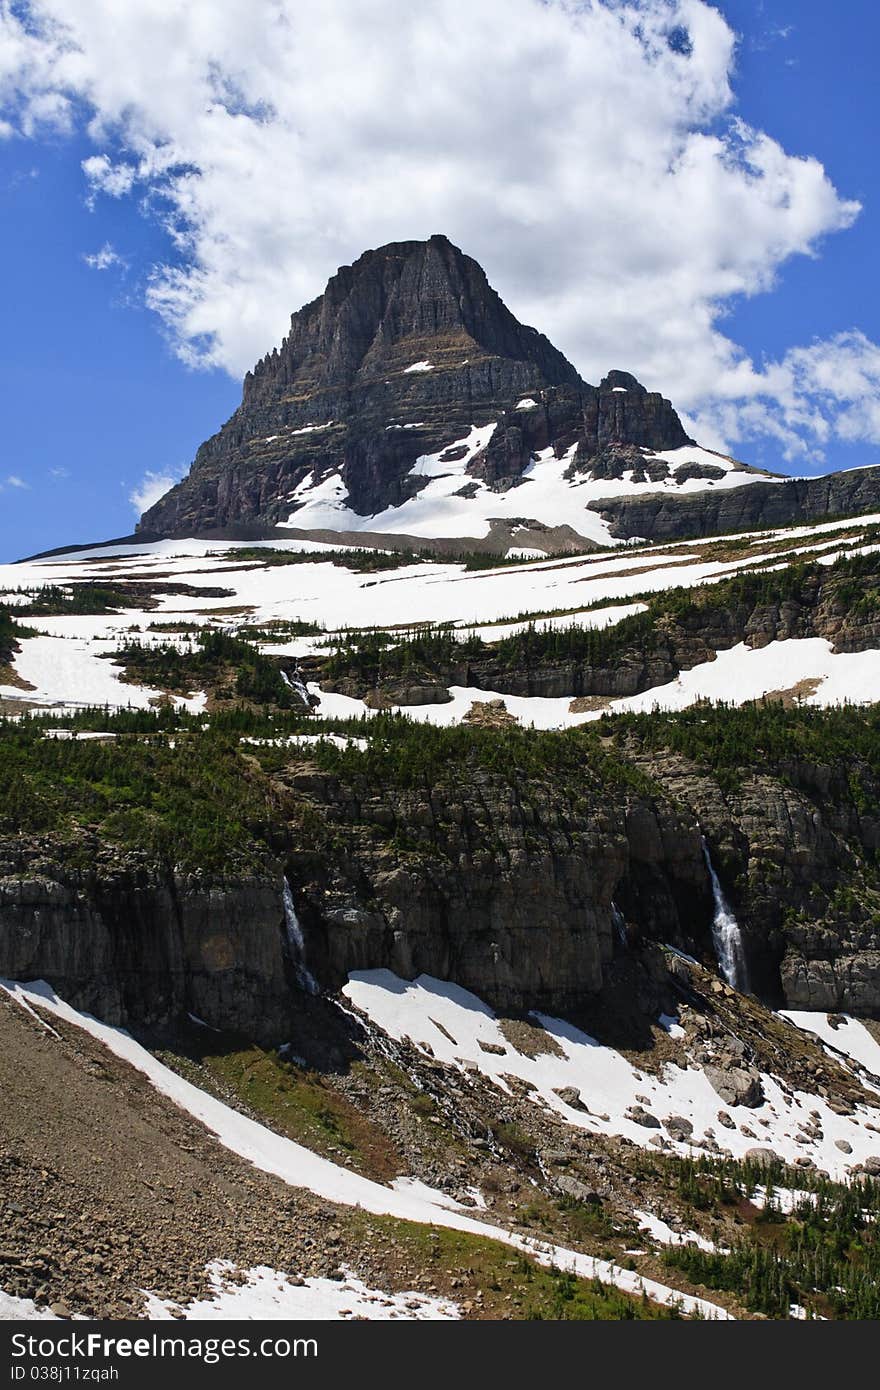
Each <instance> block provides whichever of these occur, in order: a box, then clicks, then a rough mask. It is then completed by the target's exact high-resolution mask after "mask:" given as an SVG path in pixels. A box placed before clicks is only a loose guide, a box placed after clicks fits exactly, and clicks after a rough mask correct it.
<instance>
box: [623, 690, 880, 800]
mask: <svg viewBox="0 0 880 1390" xmlns="http://www.w3.org/2000/svg"><path fill="white" fill-rule="evenodd" d="M599 727H600V728H601V729H603V730H604V731H605V732H607V733H613V735H614V737H615V740H616V742H617V744H618V747H620V749H621V751H623V750H624V749H625V748H626V746H627V744H628V743H638V744H639V745H641V746H642V747H645V748H668V749H670V750H672V751H673V752H675V753H682V754H684V755H685V756H687V757H689V758H693V759H694V760H695V761H697V762H700V763H703V764H704V765H705V766H706V767H708V768H709V769H710V770H711V772H712V774H713V776H715V777H719V778H721V779H722V780H724V781H725V783H726V784H727V785H735V783H736V780H737V777H738V774H740V773H741V772H742V771H743V770H744V769H747V768H750V767H763V768H765V769H767V770H775V771H777V772H779V771H783V772H786V771H788V770H789V769H790V768H791V767H793V766H795V765H797V764H799V763H809V764H812V765H814V766H815V765H819V766H829V765H832V766H833V765H835V764H840V765H842V766H844V767H846V768H847V769H848V775H849V777H850V779H854V780H851V782H850V789H851V791H853V793H854V795H855V794H856V793H858V795H860V796H861V797H862V799H864V797H865V793H864V789H863V788H862V786H861V779H860V775H859V770H858V769H859V765H862V766H863V767H865V768H868V769H870V771H871V772H873V773H874V774H875V775H880V705H869V706H852V705H844V706H836V707H832V708H829V709H811V708H808V707H806V708H805V707H801V708H793V709H785V708H784V707H783V705H781V704H780V703H779V702H778V701H774V700H770V701H756V702H752V703H749V704H744V705H739V706H735V707H732V706H728V705H709V704H699V705H694V706H693V707H692V708H691V709H687V710H682V711H679V712H678V713H676V714H674V715H654V714H618V715H613V716H609V715H603V717H602V719H601V720H600V721H599Z"/></svg>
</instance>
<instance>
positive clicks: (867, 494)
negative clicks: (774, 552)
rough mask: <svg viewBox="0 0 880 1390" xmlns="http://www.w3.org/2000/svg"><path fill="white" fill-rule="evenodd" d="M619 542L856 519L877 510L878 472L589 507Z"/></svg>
mask: <svg viewBox="0 0 880 1390" xmlns="http://www.w3.org/2000/svg"><path fill="white" fill-rule="evenodd" d="M590 506H591V508H592V509H593V510H594V511H597V512H600V513H601V514H602V516H603V517H605V519H606V520H607V521H609V522H610V523H611V534H612V535H613V536H617V537H619V538H621V539H630V538H631V537H635V536H647V537H648V538H649V539H651V540H654V541H664V540H681V539H682V538H684V537H694V536H697V537H698V536H717V535H727V534H729V533H731V532H736V531H753V530H765V529H767V530H769V529H771V528H773V527H777V526H791V525H792V524H798V523H803V522H810V521H821V520H822V518H823V517H835V516H858V515H863V514H865V513H868V512H876V511H877V510H878V509H880V466H874V467H871V468H856V469H851V470H850V471H848V472H846V473H829V474H827V475H826V476H825V477H821V478H788V479H786V480H785V481H784V482H752V483H749V484H747V485H745V486H742V487H736V488H727V489H724V490H723V491H719V492H708V491H706V492H697V493H685V494H683V495H682V494H679V495H677V496H676V495H672V496H670V495H669V493H660V492H653V493H648V494H646V495H645V496H641V497H610V498H607V499H606V500H603V501H599V502H593V503H591V504H590Z"/></svg>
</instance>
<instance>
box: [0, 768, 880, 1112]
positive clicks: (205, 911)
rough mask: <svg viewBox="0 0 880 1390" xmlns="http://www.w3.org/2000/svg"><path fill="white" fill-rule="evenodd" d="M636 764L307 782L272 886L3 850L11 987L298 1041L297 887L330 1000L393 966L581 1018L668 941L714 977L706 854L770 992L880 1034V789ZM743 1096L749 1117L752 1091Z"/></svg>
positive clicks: (103, 853)
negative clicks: (293, 950)
mask: <svg viewBox="0 0 880 1390" xmlns="http://www.w3.org/2000/svg"><path fill="white" fill-rule="evenodd" d="M632 761H633V766H634V769H635V770H636V771H637V772H638V773H639V774H641V775H642V777H643V778H647V779H650V781H649V782H646V785H645V789H644V790H637V789H634V788H633V787H632V786H630V785H628V784H627V783H626V782H621V781H620V780H616V779H614V778H603V777H602V776H598V777H597V776H596V775H595V774H594V773H593V772H592V770H591V769H590V767H589V766H587V765H585V766H584V767H583V768H582V769H579V770H577V771H574V772H572V773H571V774H566V775H565V776H564V777H561V776H553V775H551V774H549V773H548V774H547V775H546V776H534V775H531V776H529V777H525V776H520V775H518V774H516V773H512V775H511V776H510V777H505V776H504V775H502V774H501V773H495V772H493V773H489V772H487V771H479V770H478V771H475V772H473V773H472V774H471V775H470V776H469V778H468V780H466V781H456V780H450V782H449V784H448V785H447V784H444V785H442V786H432V787H430V788H428V787H424V788H421V789H419V788H402V787H393V786H383V785H380V784H376V783H373V782H369V781H367V780H365V779H364V778H362V777H357V778H354V779H352V780H346V779H344V778H342V777H341V776H339V775H336V774H330V773H326V772H321V771H319V770H318V769H317V768H316V767H315V766H314V764H312V763H309V762H307V761H299V762H295V763H291V764H290V765H289V766H288V767H287V768H286V769H285V770H283V772H281V773H280V774H279V778H280V782H279V785H280V786H281V787H282V788H283V790H284V793H285V796H286V797H287V798H289V804H290V805H297V806H299V808H300V809H301V811H302V812H304V813H305V819H304V821H303V824H308V825H309V826H310V830H309V832H308V833H307V834H304V833H303V832H302V830H295V829H294V827H293V824H291V825H290V826H288V827H287V828H286V831H285V832H284V836H283V838H284V839H285V840H286V844H287V846H288V847H287V849H286V850H285V863H284V865H283V868H282V865H281V864H279V865H278V869H277V873H273V874H272V875H269V874H268V873H267V874H263V875H262V876H260V875H255V876H253V877H251V878H238V879H233V878H228V879H215V880H207V879H202V878H197V877H186V876H181V875H178V876H175V875H173V874H171V873H169V871H167V870H162V869H161V868H160V867H159V866H157V865H155V864H151V863H149V862H148V861H147V860H145V859H144V858H143V857H142V856H139V855H137V854H134V853H132V852H128V853H124V852H121V851H114V850H113V849H112V848H111V847H109V846H108V847H104V848H103V849H98V848H97V847H95V852H94V856H93V860H94V862H93V866H92V867H91V868H90V869H89V870H88V871H85V870H82V869H72V868H69V867H65V864H64V859H65V854H64V851H63V850H62V849H60V848H59V847H57V846H56V847H54V848H53V846H52V844H51V843H50V842H43V843H38V842H36V841H35V842H32V843H25V844H23V845H22V844H19V843H18V842H17V841H16V842H12V841H9V842H7V843H0V976H7V977H12V978H15V979H20V980H28V979H34V978H37V977H42V978H45V979H47V980H48V981H49V982H50V983H51V984H52V985H53V986H54V987H55V988H56V989H57V990H58V991H59V993H60V994H61V995H62V996H63V997H65V998H66V999H68V1000H69V1001H70V1002H71V1003H72V1004H74V1005H75V1006H77V1007H79V1008H82V1009H86V1010H89V1011H92V1012H94V1013H96V1014H98V1015H99V1016H100V1017H102V1018H104V1019H106V1020H107V1021H109V1022H112V1023H120V1024H126V1025H129V1026H135V1027H137V1026H144V1027H154V1026H158V1025H162V1024H164V1023H168V1022H171V1021H173V1020H174V1019H176V1018H179V1017H181V1016H182V1015H183V1014H184V1013H186V1012H191V1013H193V1014H195V1015H197V1016H198V1017H200V1018H202V1019H203V1020H204V1021H205V1022H207V1023H209V1024H212V1025H213V1026H215V1027H219V1028H226V1029H233V1030H237V1031H240V1032H241V1033H243V1034H245V1035H248V1036H250V1037H252V1038H255V1039H256V1040H258V1041H260V1042H263V1043H266V1044H277V1043H279V1042H283V1041H285V1040H286V1039H287V1038H288V1037H289V1036H290V1019H291V1016H292V1014H294V1013H296V1012H297V1011H299V1010H301V1009H302V1007H303V1003H302V1000H303V995H302V994H301V993H300V992H299V990H298V989H297V985H296V965H297V964H301V963H302V962H298V961H292V960H291V959H290V958H289V956H288V948H287V946H286V940H285V934H284V907H283V903H282V881H283V879H282V874H283V872H284V871H286V874H287V877H288V879H289V882H290V884H291V888H292V893H293V898H294V903H295V908H296V912H297V916H298V920H299V924H300V927H301V930H302V935H303V941H304V963H305V964H306V965H307V967H308V969H309V971H310V972H311V973H312V975H314V976H315V977H316V978H317V980H318V982H319V984H320V986H321V987H322V988H324V989H329V990H335V989H337V988H339V986H341V985H342V984H343V983H344V982H345V980H346V978H347V975H348V972H349V971H351V970H358V969H374V968H378V967H386V968H388V969H391V970H393V971H395V972H396V973H397V974H399V975H401V976H403V977H407V978H412V977H414V976H415V975H418V974H419V973H422V972H424V973H427V974H430V975H434V976H437V977H439V978H441V979H448V980H454V981H455V982H456V983H458V984H460V985H462V986H463V987H465V988H467V989H470V990H473V991H474V992H475V993H476V994H478V995H479V996H481V997H482V998H484V999H486V1000H487V1001H488V1002H489V1003H491V1004H493V1005H495V1006H496V1007H498V1008H501V1009H514V1010H519V1009H531V1008H543V1009H545V1010H547V1011H548V1012H551V1013H565V1012H567V1011H571V1010H577V1009H578V1008H580V1007H582V1006H583V1005H584V1004H585V1003H587V1002H588V1001H589V999H590V998H591V997H592V996H595V995H596V993H597V992H599V991H601V990H602V989H603V988H607V987H608V981H609V979H610V978H611V975H612V974H613V971H614V970H615V969H616V968H617V966H618V965H619V963H620V962H621V961H625V960H627V959H629V954H628V953H629V952H632V953H634V954H638V953H640V948H641V947H643V946H647V944H648V943H652V942H662V943H671V944H672V945H675V946H678V947H680V948H681V949H683V950H685V951H687V952H689V953H690V954H694V955H697V956H699V957H701V958H702V959H703V960H705V961H707V962H711V961H712V959H713V949H712V939H711V923H712V913H713V896H712V885H711V882H710V880H709V876H708V872H707V869H706V864H705V861H704V858H703V848H702V836H703V835H704V834H705V836H706V838H707V840H708V842H709V844H710V846H711V852H712V858H713V862H714V866H715V869H716V871H717V873H718V875H719V878H720V879H721V882H722V884H723V886H724V890H725V894H726V896H727V897H728V899H729V901H730V903H731V906H732V908H733V910H734V911H735V913H736V915H737V918H738V920H739V923H740V927H741V930H742V933H743V939H744V943H745V949H746V954H747V957H748V965H749V973H750V977H751V980H752V985H753V987H754V988H755V990H756V991H757V992H758V993H759V994H760V995H761V996H762V997H763V998H765V999H767V1000H769V1001H771V1002H773V1003H774V1004H778V1003H785V1004H787V1005H788V1006H790V1007H793V1008H798V1007H803V1008H813V1009H826V1010H841V1011H845V1012H851V1013H856V1014H862V1015H874V1016H875V1017H878V1016H880V892H878V890H877V888H876V884H875V879H874V874H875V871H874V869H873V865H874V863H875V861H876V856H877V853H878V851H880V814H878V810H877V808H878V806H880V784H878V782H877V777H876V775H875V774H874V773H872V772H871V770H870V769H868V768H866V767H864V766H860V765H856V764H853V765H852V766H849V765H847V764H845V763H844V764H840V765H836V766H834V767H822V766H819V765H816V764H814V763H798V762H797V761H796V760H791V761H790V762H786V763H785V764H784V765H780V766H779V767H774V768H773V769H772V771H771V770H769V769H768V770H767V771H766V772H750V773H748V774H747V775H744V776H743V778H742V780H741V781H740V783H739V784H738V785H736V786H734V787H732V788H731V787H729V786H726V785H725V786H721V785H719V782H718V781H717V780H716V779H715V778H714V777H713V776H712V775H711V773H709V772H708V771H706V769H705V768H701V767H699V766H697V765H695V764H693V763H692V762H690V761H689V760H688V759H686V758H684V757H682V756H680V755H678V754H671V753H663V752H656V751H655V752H650V751H644V752H641V753H640V752H639V751H638V750H637V749H634V750H633V756H632ZM651 787H653V790H651V789H650V788H651ZM281 830H282V827H280V826H279V833H281ZM615 921H617V923H618V926H617V927H615ZM621 924H623V925H624V927H625V931H624V933H623V934H624V935H625V937H626V939H627V946H626V948H625V947H624V946H623V944H622V941H621V931H620V927H621ZM684 974H685V976H686V974H687V972H686V970H685V971H684ZM717 1052H718V1049H717V1048H716V1049H715V1051H714V1052H713V1053H712V1056H711V1057H708V1056H707V1059H706V1060H707V1062H708V1063H709V1064H711V1065H713V1066H721V1065H723V1067H725V1068H727V1069H730V1068H734V1069H735V1068H738V1067H739V1068H744V1069H745V1071H746V1072H748V1059H745V1060H743V1059H742V1058H740V1057H739V1056H734V1057H732V1058H730V1059H725V1058H724V1057H723V1056H721V1057H719V1056H718V1055H716V1053H717ZM727 1081H730V1082H731V1083H732V1084H733V1085H734V1091H735V1094H736V1095H737V1096H738V1098H739V1103H742V1104H748V1103H749V1100H748V1096H749V1094H751V1092H750V1090H749V1087H748V1086H747V1085H746V1084H745V1081H744V1079H743V1078H741V1077H739V1076H738V1075H737V1076H733V1077H732V1078H731V1077H728V1078H727ZM719 1093H721V1092H719ZM728 1103H730V1104H734V1103H735V1102H734V1100H730V1101H729V1102H728Z"/></svg>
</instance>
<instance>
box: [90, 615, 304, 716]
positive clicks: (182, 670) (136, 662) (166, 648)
mask: <svg viewBox="0 0 880 1390" xmlns="http://www.w3.org/2000/svg"><path fill="white" fill-rule="evenodd" d="M113 659H114V660H115V661H118V662H120V663H121V664H122V665H123V666H124V667H125V671H126V675H127V677H128V679H129V680H131V681H134V682H136V683H137V684H139V685H148V686H156V687H158V688H159V689H161V690H170V691H173V692H175V693H181V694H186V693H190V692H192V691H194V690H203V689H206V688H210V689H211V691H212V693H213V694H214V696H215V698H217V699H227V700H235V699H238V700H248V701H252V702H253V703H254V704H258V705H277V706H278V707H279V708H280V709H288V708H290V707H291V706H292V705H298V704H299V703H300V702H299V700H298V699H297V697H296V696H295V695H294V693H293V692H292V691H291V689H290V687H289V685H288V684H287V682H286V681H285V679H284V677H283V676H282V674H281V670H280V668H279V667H278V666H277V665H276V664H275V662H273V661H271V660H270V659H269V658H268V657H266V656H262V655H261V653H260V652H258V651H257V649H256V648H255V647H254V646H252V645H251V644H250V643H249V642H243V641H242V640H241V639H240V638H238V637H231V636H230V635H229V633H227V632H223V631H220V630H216V629H202V630H201V631H200V632H199V633H198V635H197V637H196V639H195V641H194V642H193V643H192V644H191V645H190V646H189V647H188V648H184V649H181V648H179V647H177V646H175V645H173V644H168V645H165V644H161V645H158V646H148V645H144V644H143V643H141V642H138V641H133V642H129V643H128V644H127V645H126V646H124V647H122V648H121V649H120V650H119V651H117V652H114V653H113Z"/></svg>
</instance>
